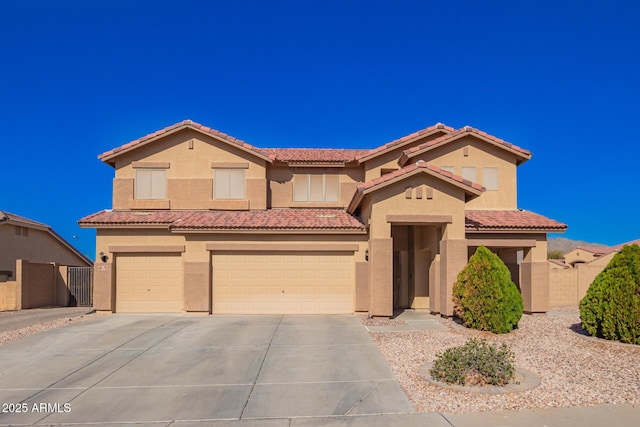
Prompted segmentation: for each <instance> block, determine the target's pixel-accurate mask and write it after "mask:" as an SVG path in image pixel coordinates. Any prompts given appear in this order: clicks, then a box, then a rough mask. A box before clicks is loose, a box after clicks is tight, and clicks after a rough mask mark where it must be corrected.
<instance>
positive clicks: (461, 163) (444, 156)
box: [410, 136, 517, 209]
mask: <svg viewBox="0 0 640 427" xmlns="http://www.w3.org/2000/svg"><path fill="white" fill-rule="evenodd" d="M465 148H467V153H468V156H465V155H464V149H465ZM418 160H424V161H425V162H427V163H431V164H434V165H436V166H440V167H442V166H453V167H454V168H455V170H454V173H455V174H456V175H462V167H465V166H470V167H475V168H476V181H477V183H478V184H481V185H482V184H483V176H482V168H484V167H496V168H497V169H498V190H487V191H485V192H483V193H482V194H481V195H480V197H477V198H475V199H473V200H471V201H469V203H467V209H516V208H517V191H516V189H517V182H516V157H515V155H513V154H511V153H508V152H507V151H505V150H502V149H500V148H498V147H496V146H494V145H491V144H489V143H488V142H485V141H480V140H478V139H477V138H474V137H472V136H466V137H463V138H460V139H458V140H456V141H453V142H451V143H448V144H445V145H443V146H441V147H438V148H434V149H433V150H430V151H427V152H425V153H422V154H419V155H417V156H414V157H412V158H411V159H410V163H415V162H417V161H418Z"/></svg>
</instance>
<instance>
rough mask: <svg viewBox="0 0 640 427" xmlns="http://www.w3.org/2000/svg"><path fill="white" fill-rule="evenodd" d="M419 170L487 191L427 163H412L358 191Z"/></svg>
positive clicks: (362, 186)
mask: <svg viewBox="0 0 640 427" xmlns="http://www.w3.org/2000/svg"><path fill="white" fill-rule="evenodd" d="M417 169H424V170H430V171H432V172H435V173H437V174H439V175H442V176H444V177H446V178H449V179H452V180H454V181H457V182H459V183H460V184H464V185H466V186H468V187H471V188H473V189H475V190H477V191H484V190H485V188H484V187H483V186H482V185H480V184H477V183H475V182H472V181H469V180H468V179H464V178H463V177H461V176H459V175H456V174H454V173H451V172H449V171H446V170H444V169H441V168H440V167H438V166H436V165H432V164H430V163H427V162H417V163H412V164H410V165H408V166H405V167H403V168H402V169H398V170H396V171H393V172H391V173H387V174H385V175H382V176H380V177H378V178H375V179H373V180H371V181H368V182H365V183H362V184H360V185H358V187H357V189H358V191H364V190H367V189H369V188H372V187H375V186H376V185H379V184H382V183H384V182H387V181H391V180H393V179H395V178H398V177H400V176H403V175H407V174H409V173H411V172H413V171H415V170H417Z"/></svg>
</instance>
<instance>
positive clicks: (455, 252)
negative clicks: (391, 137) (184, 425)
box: [80, 120, 566, 316]
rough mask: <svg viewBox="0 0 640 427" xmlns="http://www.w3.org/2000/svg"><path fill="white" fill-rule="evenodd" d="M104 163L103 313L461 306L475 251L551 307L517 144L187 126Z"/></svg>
mask: <svg viewBox="0 0 640 427" xmlns="http://www.w3.org/2000/svg"><path fill="white" fill-rule="evenodd" d="M99 158H100V159H101V160H102V161H103V162H105V163H107V164H109V165H111V166H112V167H113V168H114V169H115V179H114V181H113V209H111V210H105V211H102V212H98V213H96V214H93V215H90V216H88V217H86V218H83V219H82V220H80V225H81V226H83V227H94V228H96V229H97V247H96V254H97V257H96V259H97V262H96V268H95V284H94V287H95V290H94V307H95V308H96V309H97V310H104V311H111V312H200V313H213V314H223V313H225V314H226V313H353V312H356V311H363V312H369V313H370V314H371V315H374V316H390V315H392V314H393V310H394V309H397V308H409V307H413V308H422V309H429V310H431V311H432V312H434V313H441V314H443V315H452V314H453V304H452V300H451V293H452V286H453V283H454V282H455V280H456V276H457V274H458V272H459V271H460V270H461V269H462V268H463V267H464V266H465V265H466V263H467V260H468V258H469V256H470V254H472V253H473V252H474V250H475V248H476V247H477V246H479V245H485V246H487V247H489V248H491V249H492V250H493V251H495V252H496V253H497V254H498V255H499V256H500V257H501V258H502V259H503V260H504V261H505V263H506V264H507V265H508V266H509V268H510V269H511V271H512V275H513V278H514V281H515V282H516V283H518V285H519V287H520V289H521V292H522V295H523V298H524V302H525V310H526V311H527V312H544V311H546V310H547V306H548V302H549V266H548V263H547V245H546V233H547V232H558V231H564V230H565V229H566V225H564V224H562V223H559V222H557V221H554V220H551V219H548V218H545V217H543V216H541V215H538V214H535V213H533V212H529V211H523V210H519V209H518V208H517V198H516V175H517V167H518V165H520V164H522V163H523V162H525V161H527V160H529V159H530V158H531V153H530V152H529V151H527V150H525V149H522V148H520V147H518V146H515V145H513V144H510V143H508V142H505V141H503V140H501V139H498V138H496V137H493V136H491V135H488V134H486V133H484V132H481V131H479V130H477V129H473V128H470V127H465V128H462V129H458V130H454V129H453V128H450V127H448V126H445V125H443V124H436V125H434V126H431V127H428V128H426V129H423V130H421V131H418V132H415V133H412V134H410V135H407V136H405V137H403V138H400V139H398V140H395V141H392V142H389V143H388V144H385V145H383V146H380V147H377V148H374V149H372V150H345V149H292V148H258V147H255V146H252V145H250V144H248V143H246V142H243V141H241V140H238V139H236V138H234V137H232V136H229V135H227V134H224V133H222V132H219V131H216V130H214V129H211V128H208V127H206V126H202V125H200V124H197V123H194V122H192V121H189V120H187V121H184V122H181V123H178V124H175V125H173V126H170V127H167V128H165V129H162V130H160V131H157V132H155V133H152V134H150V135H147V136H145V137H142V138H140V139H137V140H135V141H132V142H129V143H128V144H125V145H123V146H121V147H118V148H115V149H113V150H110V151H108V152H106V153H103V154H101V155H100V156H99Z"/></svg>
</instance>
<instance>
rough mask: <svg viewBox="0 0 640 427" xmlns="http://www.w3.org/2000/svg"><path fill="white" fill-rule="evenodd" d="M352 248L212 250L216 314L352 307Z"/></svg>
mask: <svg viewBox="0 0 640 427" xmlns="http://www.w3.org/2000/svg"><path fill="white" fill-rule="evenodd" d="M353 293H354V264H353V253H349V252H318V253H315V252H312V253H302V254H300V253H297V254H294V253H276V254H274V253H270V254H264V253H237V252H236V253H233V252H231V253H217V252H216V253H214V254H213V311H214V313H219V314H280V313H282V314H342V313H353Z"/></svg>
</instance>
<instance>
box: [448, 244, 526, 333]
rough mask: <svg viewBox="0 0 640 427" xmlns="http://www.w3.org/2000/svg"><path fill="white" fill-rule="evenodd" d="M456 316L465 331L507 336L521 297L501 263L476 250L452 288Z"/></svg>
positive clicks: (515, 320)
mask: <svg viewBox="0 0 640 427" xmlns="http://www.w3.org/2000/svg"><path fill="white" fill-rule="evenodd" d="M453 303H454V310H455V313H456V315H457V316H458V317H459V318H460V319H461V320H462V322H463V323H464V325H465V326H467V327H468V328H473V329H479V330H481V331H491V332H493V333H496V334H502V333H507V332H509V331H511V330H512V329H514V328H515V327H517V326H518V322H519V321H520V318H521V317H522V312H523V309H524V306H523V302H522V296H521V295H520V292H519V291H518V288H517V287H516V285H515V284H514V283H513V281H512V280H511V273H510V272H509V269H508V268H507V266H506V265H504V263H503V262H502V260H501V259H500V258H499V257H498V256H497V255H496V254H494V253H493V252H491V251H490V250H489V249H487V248H485V247H484V246H479V247H478V249H477V250H476V253H475V254H473V256H472V257H471V259H469V262H468V264H467V266H466V267H465V268H464V269H463V270H462V271H461V272H460V274H458V280H457V281H456V283H455V284H454V285H453Z"/></svg>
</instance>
